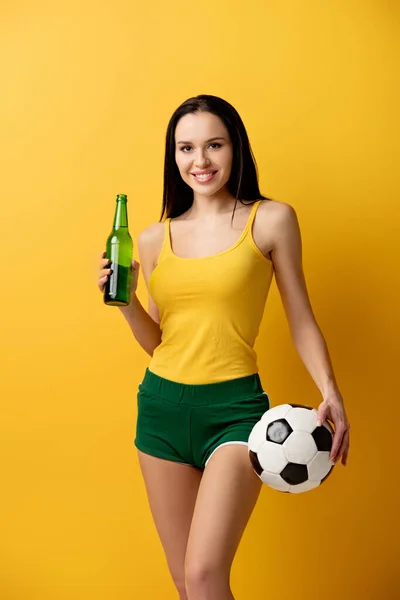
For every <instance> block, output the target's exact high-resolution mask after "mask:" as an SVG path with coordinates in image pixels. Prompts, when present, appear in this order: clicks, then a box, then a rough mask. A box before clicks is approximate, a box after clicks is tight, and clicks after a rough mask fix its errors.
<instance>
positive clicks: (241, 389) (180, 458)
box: [135, 369, 270, 469]
mask: <svg viewBox="0 0 400 600" xmlns="http://www.w3.org/2000/svg"><path fill="white" fill-rule="evenodd" d="M269 407H270V404H269V398H268V395H267V393H266V392H264V391H263V389H262V386H261V382H260V378H259V375H258V373H255V374H254V375H249V376H248V377H241V378H240V379H231V380H229V381H222V382H220V383H209V384H199V385H188V384H184V383H177V382H176V381H171V380H169V379H164V378H163V377H159V376H158V375H155V374H154V373H152V372H151V371H149V370H148V369H146V373H145V376H144V379H143V381H142V383H141V384H140V385H139V391H138V417H137V424H136V438H135V446H136V447H137V448H138V449H139V450H141V451H142V452H145V453H146V454H151V455H152V456H157V457H159V458H164V459H166V460H172V461H175V462H179V463H184V464H187V465H192V466H194V467H197V468H200V469H204V468H205V466H206V465H207V462H208V461H209V460H210V458H211V456H212V454H213V453H214V452H215V450H216V449H217V448H219V447H220V446H222V445H224V444H243V445H245V446H247V441H248V439H249V435H250V432H251V430H252V429H253V427H254V425H255V424H256V423H257V421H259V419H260V418H261V416H262V415H263V414H264V413H265V411H267V410H268V409H269Z"/></svg>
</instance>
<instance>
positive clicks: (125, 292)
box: [104, 194, 133, 306]
mask: <svg viewBox="0 0 400 600" xmlns="http://www.w3.org/2000/svg"><path fill="white" fill-rule="evenodd" d="M127 202H128V197H127V196H126V194H118V196H117V206H116V209H115V215H114V225H113V228H112V231H111V233H110V235H109V236H108V239H107V245H106V258H108V259H110V260H111V264H109V265H107V268H109V269H111V273H110V276H109V278H108V280H107V282H106V285H105V287H104V303H105V304H108V306H127V305H128V304H129V303H130V301H131V284H132V254H133V242H132V238H131V236H130V234H129V231H128V211H127Z"/></svg>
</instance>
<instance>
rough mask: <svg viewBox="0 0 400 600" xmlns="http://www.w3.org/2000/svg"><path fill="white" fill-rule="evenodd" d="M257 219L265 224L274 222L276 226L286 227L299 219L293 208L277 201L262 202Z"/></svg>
mask: <svg viewBox="0 0 400 600" xmlns="http://www.w3.org/2000/svg"><path fill="white" fill-rule="evenodd" d="M257 217H258V218H259V220H260V221H262V222H263V223H267V222H268V223H271V221H272V222H273V224H274V225H278V224H279V225H284V224H285V223H286V224H287V223H290V222H293V220H296V219H297V216H296V211H295V209H294V208H293V206H291V205H290V204H287V203H286V202H278V201H277V200H262V201H261V202H260V206H259V208H258V210H257Z"/></svg>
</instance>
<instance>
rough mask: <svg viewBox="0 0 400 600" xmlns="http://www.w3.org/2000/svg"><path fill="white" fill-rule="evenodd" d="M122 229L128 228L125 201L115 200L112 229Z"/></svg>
mask: <svg viewBox="0 0 400 600" xmlns="http://www.w3.org/2000/svg"><path fill="white" fill-rule="evenodd" d="M122 227H125V228H128V211H127V206H126V200H125V201H124V200H117V206H116V208H115V215H114V224H113V229H115V230H117V229H121V228H122Z"/></svg>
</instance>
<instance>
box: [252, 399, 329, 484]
mask: <svg viewBox="0 0 400 600" xmlns="http://www.w3.org/2000/svg"><path fill="white" fill-rule="evenodd" d="M317 414H318V412H317V411H316V410H315V408H311V407H310V406H304V405H301V404H280V405H278V406H274V407H273V408H271V409H270V410H267V412H265V413H264V414H263V416H262V417H261V419H260V420H259V421H258V423H256V424H255V425H254V427H253V430H252V432H251V433H250V436H249V442H248V448H249V456H250V461H251V464H252V466H253V469H254V471H255V472H256V473H257V475H258V476H259V478H260V479H261V481H262V482H263V483H265V484H266V485H268V486H270V487H272V488H274V489H275V490H278V491H280V492H290V493H291V494H299V493H301V492H307V491H308V490H312V489H313V488H316V487H318V486H319V485H321V483H322V482H323V481H325V479H326V478H327V477H328V475H329V474H330V473H331V472H332V469H333V466H334V463H333V462H332V461H331V460H330V459H329V453H330V450H331V448H332V439H333V430H332V428H331V426H330V425H329V423H328V422H325V423H323V424H322V425H321V426H317Z"/></svg>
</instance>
